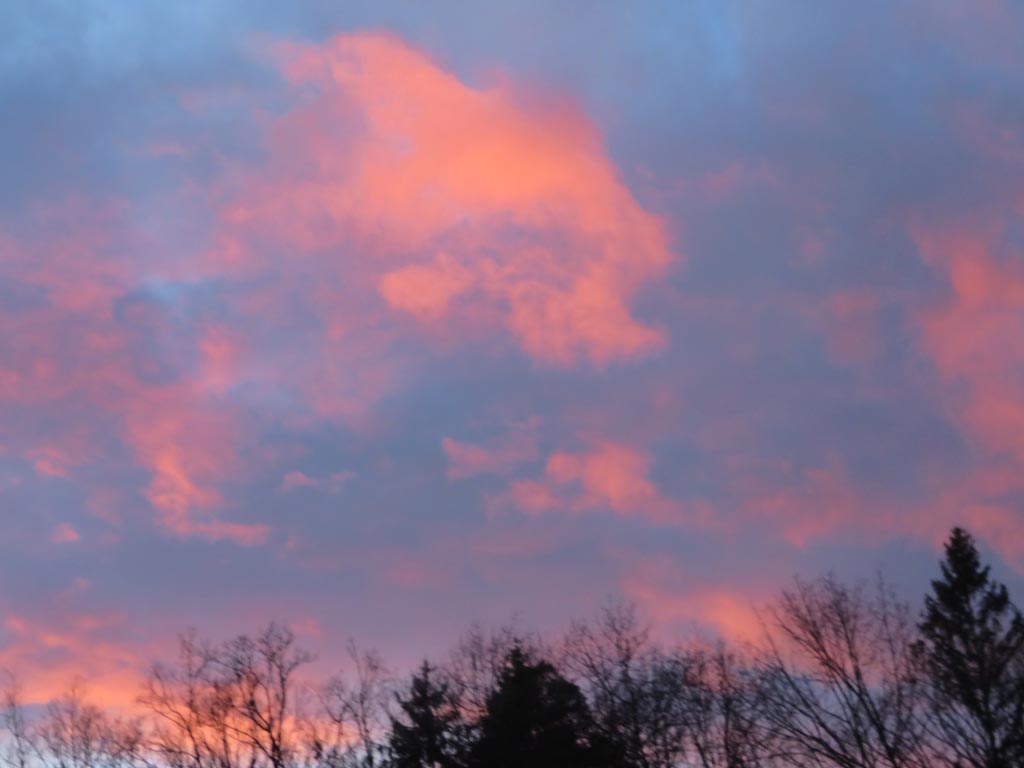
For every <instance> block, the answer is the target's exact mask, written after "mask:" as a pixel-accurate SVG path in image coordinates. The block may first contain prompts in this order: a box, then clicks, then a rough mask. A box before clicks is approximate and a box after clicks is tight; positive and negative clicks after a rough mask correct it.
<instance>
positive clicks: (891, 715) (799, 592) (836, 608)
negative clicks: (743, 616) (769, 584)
mask: <svg viewBox="0 0 1024 768" xmlns="http://www.w3.org/2000/svg"><path fill="white" fill-rule="evenodd" d="M769 615H770V618H771V619H772V624H773V625H774V626H773V627H769V628H768V631H767V632H766V644H765V649H764V653H763V655H762V657H761V660H760V664H761V671H762V673H763V675H764V680H765V681H766V684H767V687H766V692H767V695H768V702H767V703H768V706H767V707H766V708H765V710H764V711H765V714H766V716H767V718H768V722H769V724H770V726H771V727H772V729H773V730H774V732H775V733H776V734H777V735H778V737H779V738H780V742H781V749H780V754H779V757H780V759H781V760H782V762H783V763H784V764H787V765H793V766H818V765H834V766H842V767H843V768H875V767H876V766H877V767H882V766H886V767H891V768H916V767H917V766H921V767H922V768H923V767H924V766H929V765H933V763H932V762H930V760H929V755H928V753H927V743H926V739H925V736H924V732H923V729H922V727H921V720H920V708H921V685H920V682H919V679H918V676H917V674H916V668H915V663H914V659H913V655H912V653H911V646H912V643H913V639H914V626H913V622H912V621H911V619H910V613H909V610H908V608H907V606H905V605H904V604H902V603H900V602H899V601H898V600H897V599H896V598H895V597H894V596H893V594H892V592H891V590H890V589H889V588H888V587H887V586H886V585H885V584H884V583H883V582H882V580H881V579H879V583H878V587H877V590H876V591H875V593H874V595H873V596H871V597H869V596H867V595H866V594H865V590H864V588H863V586H854V587H850V586H847V585H844V584H842V583H840V582H839V581H837V580H836V579H835V578H833V577H831V576H829V577H825V578H821V579H818V580H816V581H812V582H805V581H800V580H797V581H796V584H795V586H794V587H793V588H792V589H790V590H787V591H785V592H784V593H783V594H782V597H781V599H780V600H779V602H778V604H777V605H775V606H774V607H773V608H772V609H771V612H770V614H769ZM773 630H774V631H773Z"/></svg>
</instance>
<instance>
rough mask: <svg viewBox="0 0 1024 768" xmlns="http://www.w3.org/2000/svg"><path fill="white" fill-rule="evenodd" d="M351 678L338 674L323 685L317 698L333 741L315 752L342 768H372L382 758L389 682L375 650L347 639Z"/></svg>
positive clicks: (329, 762)
mask: <svg viewBox="0 0 1024 768" xmlns="http://www.w3.org/2000/svg"><path fill="white" fill-rule="evenodd" d="M346 650H347V652H348V657H349V661H350V662H351V663H352V675H351V677H349V676H346V675H343V674H339V675H336V676H335V677H333V678H331V680H329V681H328V683H327V684H326V685H325V686H324V689H323V692H322V696H321V700H322V703H323V710H324V712H325V713H326V715H327V719H328V721H329V722H330V723H331V724H332V725H333V729H332V734H333V742H332V743H329V744H326V745H324V746H321V747H320V748H319V749H318V751H319V752H320V753H321V755H322V761H323V762H324V763H326V764H327V765H330V766H339V767H343V768H349V767H350V766H351V768H375V767H376V766H378V765H380V764H381V763H382V761H383V759H384V753H385V745H386V743H387V738H386V736H387V734H386V731H387V727H388V724H389V723H390V716H389V712H388V705H389V703H390V699H391V685H390V678H389V674H388V671H387V668H386V667H385V666H384V662H383V661H382V660H381V658H380V656H379V655H378V654H377V653H376V652H375V651H363V650H360V648H359V647H358V646H357V645H356V644H355V642H354V641H349V643H348V645H347V647H346Z"/></svg>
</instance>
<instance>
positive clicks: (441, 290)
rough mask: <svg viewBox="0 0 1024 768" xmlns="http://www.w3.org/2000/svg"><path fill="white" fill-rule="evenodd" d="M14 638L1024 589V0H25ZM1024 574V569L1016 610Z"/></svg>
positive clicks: (60, 674)
mask: <svg viewBox="0 0 1024 768" xmlns="http://www.w3.org/2000/svg"><path fill="white" fill-rule="evenodd" d="M0 328H2V334H0V534H2V535H0V667H6V668H9V669H12V670H14V671H16V672H17V673H18V674H19V675H20V676H21V677H22V679H23V681H24V683H25V686H26V690H27V692H28V694H29V696H30V697H31V698H32V699H33V700H36V701H42V700H45V699H46V698H48V697H50V696H53V695H56V694H57V693H59V692H60V691H61V690H62V688H63V687H64V686H66V685H67V683H68V681H69V680H70V679H71V678H72V677H74V676H82V677H83V678H84V680H85V681H86V683H87V685H88V686H89V688H90V690H92V692H93V694H94V696H96V697H98V698H100V699H102V700H103V701H106V702H109V703H111V704H114V705H127V704H129V703H130V702H131V701H132V699H133V697H134V695H135V692H136V688H137V684H138V681H139V676H140V675H141V674H142V673H143V672H144V670H145V668H146V666H147V665H148V664H149V662H150V661H151V660H152V659H153V658H155V657H160V656H167V655H169V654H171V653H172V652H173V646H174V642H175V637H176V635H177V633H179V632H181V631H182V630H184V629H186V628H187V627H195V628H197V629H198V630H199V631H200V632H202V633H203V634H205V635H208V636H211V637H214V638H223V637H227V636H229V635H232V634H235V633H237V632H242V631H253V630H255V629H258V628H259V627H260V626H261V625H262V624H264V623H265V622H266V621H268V620H270V619H279V620H281V621H284V622H286V623H288V625H289V626H291V627H292V628H293V629H294V631H295V632H296V633H297V635H298V636H299V638H300V641H301V642H302V643H303V644H304V645H306V646H308V647H310V648H313V649H314V650H316V651H318V652H319V654H320V658H321V662H322V663H324V664H329V663H332V662H333V660H335V659H338V658H340V656H341V648H342V646H343V644H344V638H346V637H349V636H352V637H355V638H357V639H358V640H359V642H360V643H362V644H363V645H366V646H373V647H376V648H378V649H379V650H380V651H381V652H382V653H383V654H384V656H385V657H386V658H388V659H389V660H391V661H392V663H393V664H395V665H397V666H401V665H408V664H411V663H413V662H414V661H415V660H416V659H417V658H418V657H419V656H420V655H422V654H434V653H438V652H440V651H441V650H443V649H445V648H447V647H449V646H450V645H451V643H452V641H453V640H454V639H455V637H456V636H457V635H458V633H459V632H460V631H461V630H463V629H464V628H465V627H466V626H468V625H469V624H470V623H471V622H472V621H475V620H479V621H481V622H483V623H484V624H488V625H496V624H499V623H502V622H507V621H510V620H513V619H515V620H519V621H522V622H523V623H525V624H526V625H528V626H530V627H535V628H538V629H541V630H545V631H555V630H558V629H560V628H563V627H565V626H566V625H567V623H568V622H569V620H570V619H572V618H574V617H580V616H587V615H590V614H592V613H593V612H594V611H595V610H597V609H598V608H599V607H600V606H601V605H602V604H603V603H605V602H606V601H607V600H608V599H614V598H622V599H626V600H629V601H633V602H635V603H636V604H637V606H638V607H639V608H640V610H641V612H642V613H643V615H644V616H646V617H648V618H649V619H650V621H651V622H652V623H653V625H654V627H655V628H656V631H657V632H659V633H660V634H661V635H662V636H664V637H677V636H681V634H682V633H685V632H690V631H701V632H708V633H716V634H719V635H721V636H723V637H727V638H731V639H742V638H745V637H749V636H750V635H751V633H753V632H754V631H755V630H756V627H757V618H756V614H755V611H754V606H756V605H759V604H763V602H764V601H765V600H769V599H771V598H772V596H773V595H775V594H776V593H777V591H778V590H779V589H780V588H782V587H784V586H785V585H786V584H787V583H789V581H790V579H791V578H792V577H793V575H794V574H803V575H809V576H813V575H816V574H820V573H824V572H826V571H829V570H833V571H835V572H836V573H837V574H839V575H840V576H842V577H844V578H851V579H854V578H871V577H872V575H873V574H874V573H875V572H876V571H877V570H879V569H882V570H883V571H884V572H885V574H886V576H887V577H888V578H890V579H891V580H892V581H893V582H894V583H895V584H897V585H898V586H899V588H900V589H901V590H903V591H904V592H905V594H907V595H908V596H915V595H919V594H921V593H922V592H923V590H924V589H925V588H926V587H927V584H928V579H929V578H931V577H932V576H933V575H934V574H935V573H936V570H937V560H938V557H939V553H940V550H941V544H942V541H943V539H944V537H945V536H946V535H947V533H948V531H949V529H950V527H951V526H953V525H957V524H961V525H966V526H967V527H968V528H969V529H970V530H971V531H973V532H974V533H975V535H976V536H977V537H978V539H979V542H980V544H981V546H982V549H983V551H984V553H985V556H986V558H987V559H988V560H989V561H990V562H992V564H993V567H994V571H995V573H996V574H997V575H998V576H999V578H1001V579H1003V580H1005V581H1006V582H1008V583H1009V584H1010V586H1011V590H1013V589H1016V590H1017V594H1018V595H1024V592H1022V591H1021V590H1024V8H1022V6H1021V5H1019V4H1015V3H1013V2H1009V0H1007V1H1006V2H1000V1H999V0H974V1H973V2H969V3H968V2H946V1H945V0H898V1H897V2H891V1H890V0H886V1H885V2H881V1H880V0H878V1H876V0H869V1H868V2H861V3H759V2H730V1H729V0H720V1H716V2H712V1H711V0H687V2H660V1H657V0H645V1H644V2H634V3H622V2H582V0H565V1H564V2H559V3H552V2H550V1H549V0H525V1H522V0H520V1H517V2H510V1H508V2H506V1H505V0H495V1H494V2H490V3H475V2H468V1H467V2H451V1H448V0H441V1H440V2H433V3H422V2H411V1H410V2H392V3H365V4H364V3H355V2H354V3H336V2H326V1H324V2H318V1H316V0H309V1H307V2H298V3H280V2H276V1H272V0H250V1H249V2H240V1H239V2H227V1H226V0H209V1H208V2H180V3H159V2H148V1H145V0H143V1H140V2H133V3H124V2H113V1H112V0H111V1H107V0H76V1H75V2H71V1H70V0H69V1H68V2H58V1H57V0H46V1H42V0H41V1H40V2H33V3H13V2H11V3H3V4H0ZM1022 599H1024V598H1022Z"/></svg>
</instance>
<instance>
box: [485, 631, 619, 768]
mask: <svg viewBox="0 0 1024 768" xmlns="http://www.w3.org/2000/svg"><path fill="white" fill-rule="evenodd" d="M471 765H472V766H473V768H612V766H617V765H619V763H617V762H615V761H614V760H613V759H612V751H611V749H610V748H609V747H608V746H607V745H606V744H605V743H604V742H603V741H601V740H600V738H599V737H597V736H596V729H595V727H594V723H593V719H592V717H591V714H590V710H589V708H588V707H587V702H586V700H585V699H584V697H583V694H582V693H581V692H580V689H579V688H578V687H577V686H576V685H575V684H573V683H572V682H570V681H568V680H566V679H565V678H564V677H562V676H561V675H560V674H559V673H558V672H557V670H556V669H555V668H554V667H553V666H552V665H551V664H549V663H548V662H546V661H543V660H539V661H534V660H532V659H530V658H529V656H528V655H527V653H526V652H525V651H523V650H522V649H521V648H519V647H515V648H513V649H512V650H511V651H510V652H509V654H508V657H507V659H506V663H505V668H504V669H503V670H502V673H501V676H500V678H499V680H498V684H497V687H496V688H495V690H494V691H493V692H492V693H491V695H490V696H489V697H488V700H487V710H486V712H485V713H484V716H483V718H482V719H481V721H480V735H479V740H478V741H477V743H476V745H475V748H474V750H473V759H472V761H471Z"/></svg>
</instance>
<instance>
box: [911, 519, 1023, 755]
mask: <svg viewBox="0 0 1024 768" xmlns="http://www.w3.org/2000/svg"><path fill="white" fill-rule="evenodd" d="M941 570H942V578H940V579H936V580H935V581H933V582H932V594H930V595H928V596H927V597H926V598H925V606H924V614H923V617H922V620H921V625H920V630H921V639H920V640H919V642H918V644H917V652H918V654H919V656H920V658H921V661H922V664H923V666H924V671H925V675H926V678H927V680H928V682H929V694H930V695H929V704H930V710H931V711H930V714H931V716H932V725H933V728H934V730H935V733H936V736H937V738H939V739H940V740H941V742H942V744H943V746H944V747H945V748H946V749H947V750H949V752H950V753H951V756H952V758H953V759H954V760H955V761H957V763H958V764H962V765H965V766H972V767H974V768H1010V767H1011V766H1021V765H1024V674H1022V673H1024V660H1022V652H1024V619H1022V618H1021V613H1020V611H1019V610H1018V609H1017V607H1016V606H1015V605H1014V604H1013V603H1012V602H1011V601H1010V596H1009V593H1008V592H1007V589H1006V587H1005V586H1004V585H1002V584H1000V583H998V582H996V581H994V580H993V579H992V578H991V576H990V567H989V566H987V565H986V566H983V565H982V564H981V558H980V556H979V554H978V549H977V547H976V546H975V543H974V539H973V538H972V537H971V535H970V534H969V533H967V531H965V530H963V529H962V528H954V529H953V532H952V534H951V535H950V538H949V541H948V542H947V543H946V547H945V559H944V560H943V561H942V563H941Z"/></svg>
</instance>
